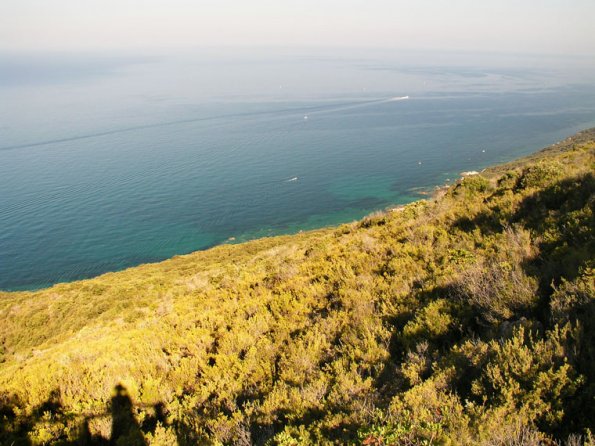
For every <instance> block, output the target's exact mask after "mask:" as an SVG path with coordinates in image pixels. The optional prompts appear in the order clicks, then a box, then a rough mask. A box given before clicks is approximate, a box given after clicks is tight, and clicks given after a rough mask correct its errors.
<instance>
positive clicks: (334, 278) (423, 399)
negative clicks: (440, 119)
mask: <svg viewBox="0 0 595 446" xmlns="http://www.w3.org/2000/svg"><path fill="white" fill-rule="evenodd" d="M594 161H595V130H591V131H585V132H582V133H580V134H578V135H576V136H574V137H573V138H570V139H568V140H565V141H564V142H563V143H560V144H558V145H556V146H552V147H551V148H549V149H546V150H544V151H542V152H539V153H538V154H535V155H533V156H530V157H528V158H525V159H522V160H519V161H517V162H514V163H509V164H507V165H504V166H497V167H494V168H492V169H488V170H486V171H485V172H484V173H483V174H482V175H481V176H471V177H467V178H465V179H464V180H461V181H459V182H458V183H457V184H456V185H454V186H452V187H450V188H449V189H448V190H446V191H444V192H443V193H441V194H440V196H439V197H437V198H435V199H432V200H429V201H420V202H416V203H413V204H411V205H408V206H406V207H404V208H401V209H395V210H391V211H387V212H386V213H378V214H375V215H372V216H370V217H368V218H365V219H364V220H362V221H361V222H357V223H352V224H346V225H342V226H339V227H337V228H328V229H322V230H318V231H312V232H307V233H302V234H297V235H293V236H284V237H276V238H270V239H262V240H256V241H253V242H248V243H244V244H239V245H225V246H220V247H217V248H214V249H211V250H208V251H203V252H197V253H193V254H190V255H186V256H179V257H175V258H173V259H171V260H168V261H165V262H162V263H158V264H150V265H143V266H139V267H136V268H131V269H129V270H126V271H122V272H118V273H110V274H105V275H103V276H100V277H98V278H95V279H91V280H85V281H80V282H74V283H69V284H60V285H56V286H54V287H52V288H48V289H45V290H40V291H35V292H19V293H0V318H1V319H0V320H1V321H2V322H1V324H0V423H1V424H0V444H9V445H10V444H15V445H18V444H54V443H55V444H109V443H111V444H120V445H135V444H138V445H143V444H150V445H169V444H172V445H173V444H220V443H224V444H284V445H295V444H320V443H336V444H345V443H354V444H367V445H381V444H486V445H497V444H551V443H548V442H549V441H551V440H554V439H555V440H563V441H566V440H568V441H569V444H579V443H580V441H586V442H588V441H591V440H592V437H591V436H590V433H589V429H591V430H592V431H595V421H594V420H595V285H594V273H593V267H594V253H595V244H594V237H593V228H594V226H595V225H594V217H593V211H594V209H593V208H594V207H595V199H594V192H595V178H594V175H593V172H594V171H595V170H594V167H595V163H594ZM590 439H591V440H590ZM515 442H516V443H515ZM573 442H574V443H573Z"/></svg>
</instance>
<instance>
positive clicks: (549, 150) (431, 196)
mask: <svg viewBox="0 0 595 446" xmlns="http://www.w3.org/2000/svg"><path fill="white" fill-rule="evenodd" d="M592 139H595V127H593V128H587V129H584V130H581V131H579V132H577V133H575V134H573V135H570V136H568V137H566V138H565V139H563V140H561V141H557V142H555V143H553V144H551V145H549V146H546V147H544V148H541V149H538V150H536V151H534V152H532V153H530V154H528V155H524V156H521V157H519V158H516V159H514V160H511V161H507V162H504V163H499V164H495V165H492V166H488V167H486V168H483V169H481V170H480V171H466V172H461V173H460V174H459V177H458V178H457V179H455V180H453V181H448V182H446V183H442V184H438V185H435V186H430V187H421V188H416V192H415V193H416V194H417V195H419V196H420V198H419V199H416V200H412V201H410V202H408V203H405V204H395V205H388V206H385V207H384V208H382V209H378V210H370V211H368V212H367V213H365V214H364V215H363V216H362V217H361V218H358V219H355V220H350V221H341V222H338V223H336V224H327V225H323V226H315V227H307V225H304V224H302V225H297V227H296V228H295V229H292V230H289V231H284V232H281V233H274V231H275V230H274V229H264V230H260V231H256V232H255V234H258V233H262V232H272V234H271V235H264V236H258V235H257V236H255V237H251V236H250V235H246V234H244V235H230V236H229V237H228V238H227V239H226V240H224V241H222V242H220V243H216V244H214V245H212V246H209V247H206V248H204V249H198V250H194V251H191V252H188V253H183V254H178V255H174V256H172V257H168V258H165V259H161V260H157V261H154V262H143V263H139V264H137V265H133V266H129V267H126V268H123V269H119V270H114V271H108V272H104V273H102V274H98V275H96V276H92V277H86V278H81V279H76V280H70V281H64V282H56V283H53V284H47V285H41V286H31V287H29V286H23V287H22V288H21V287H17V289H8V290H6V289H0V296H3V295H11V294H19V293H33V292H38V291H44V290H49V289H53V288H54V287H60V286H65V285H70V284H78V283H82V282H85V281H92V280H95V279H100V278H103V277H105V276H110V275H113V274H120V273H124V272H127V271H129V270H134V269H137V268H143V267H146V266H157V265H160V264H163V263H165V262H169V261H172V260H174V259H177V258H186V257H188V256H194V255H197V254H199V253H210V252H213V251H214V250H217V249H220V248H222V247H226V246H243V245H246V244H254V243H258V242H262V241H267V240H285V239H286V238H291V237H296V236H300V235H301V236H304V235H306V236H307V235H310V234H316V233H319V232H324V231H333V230H335V229H337V228H340V227H341V226H344V225H350V224H354V223H357V222H359V221H362V220H363V219H366V218H369V217H371V216H377V215H382V214H385V213H400V212H402V211H404V210H405V209H406V208H407V206H410V205H412V204H415V203H419V202H423V201H428V200H430V201H435V200H438V199H440V198H441V197H442V196H443V195H444V194H446V192H447V191H448V190H449V189H450V188H452V187H454V186H456V185H457V184H459V183H460V182H461V181H463V180H464V178H466V177H468V176H473V175H482V176H484V177H486V178H488V179H491V178H493V177H495V176H497V175H499V174H501V173H502V172H503V171H505V170H507V169H511V168H518V167H522V166H524V165H526V164H527V163H530V162H532V161H534V160H535V159H537V158H539V157H540V156H543V155H547V154H556V153H559V152H563V151H564V150H567V149H569V148H570V147H572V146H573V145H575V144H580V143H581V142H584V141H588V140H592Z"/></svg>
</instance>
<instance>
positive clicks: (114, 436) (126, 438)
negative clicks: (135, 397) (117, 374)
mask: <svg viewBox="0 0 595 446" xmlns="http://www.w3.org/2000/svg"><path fill="white" fill-rule="evenodd" d="M115 392H116V393H115V395H114V396H113V397H112V400H111V414H112V433H111V437H110V441H109V444H110V445H122V446H123V445H129V446H145V445H146V444H147V443H146V441H145V437H144V435H143V433H142V431H141V428H140V425H139V423H138V422H137V421H136V418H135V416H134V412H133V407H132V400H131V399H130V397H129V396H128V391H127V390H126V388H125V387H124V386H123V385H122V384H118V385H117V386H116V387H115Z"/></svg>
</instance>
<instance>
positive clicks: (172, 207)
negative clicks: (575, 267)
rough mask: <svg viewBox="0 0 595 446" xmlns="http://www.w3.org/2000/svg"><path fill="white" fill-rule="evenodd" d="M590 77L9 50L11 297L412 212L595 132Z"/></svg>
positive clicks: (0, 195) (354, 62)
mask: <svg viewBox="0 0 595 446" xmlns="http://www.w3.org/2000/svg"><path fill="white" fill-rule="evenodd" d="M594 74H595V70H593V67H592V66H590V65H589V61H585V60H580V59H556V58H548V59H546V58H530V57H527V56H515V57H507V58H505V57H503V56H491V57H487V56H486V57H483V58H479V57H477V56H475V55H469V54H468V55H448V54H447V55H445V54H439V53H423V54H415V53H394V52H388V51H384V52H381V51H376V52H374V51H361V50H360V51H358V52H348V51H335V52H331V51H327V52H324V51H318V52H313V51H307V50H301V51H296V50H294V51H292V52H287V53H284V52H283V51H281V50H275V51H267V50H259V51H248V50H243V51H235V52H234V51H231V50H225V51H215V50H210V51H206V50H202V51H197V52H195V53H193V54H182V53H170V54H165V55H157V54H144V55H135V56H130V55H124V54H119V55H105V54H94V55H89V54H50V55H47V54H4V55H0V289H29V288H36V287H41V286H47V285H49V284H53V283H56V282H62V281H70V280H76V279H81V278H86V277H92V276H95V275H98V274H101V273H103V272H107V271H115V270H120V269H122V268H125V267H129V266H133V265H137V264H140V263H144V262H151V261H158V260H161V259H165V258H168V257H171V256H173V255H176V254H182V253H188V252H191V251H194V250H197V249H204V248H207V247H210V246H213V245H216V244H219V243H223V242H226V241H227V240H228V239H230V238H231V237H234V238H235V240H236V241H242V240H246V239H250V238H255V237H259V236H265V235H272V234H279V233H291V232H295V231H298V230H301V229H308V228H314V227H320V226H325V225H329V224H336V223H340V222H346V221H351V220H354V219H357V218H360V217H362V216H364V215H365V214H367V213H370V212H372V211H374V210H377V209H382V208H385V207H387V206H389V205H392V204H402V203H407V202H410V201H412V200H415V199H418V198H419V197H420V194H419V193H420V191H421V190H423V189H427V188H431V187H433V186H435V185H438V184H443V183H444V182H446V181H448V180H454V179H456V178H457V177H458V174H459V173H460V172H461V171H464V170H478V169H480V168H482V167H485V166H487V165H490V164H493V163H496V162H501V161H506V160H510V159H513V158H515V157H518V156H521V155H524V154H527V153H529V152H532V151H534V150H536V149H539V148H541V147H544V146H546V145H549V144H551V143H554V142H556V141H558V140H560V139H562V138H564V137H566V136H569V135H571V134H573V133H574V132H576V131H578V130H580V129H584V128H587V127H592V126H595V84H594V83H593V82H591V79H595V76H594ZM402 96H409V99H403V100H391V98H395V97H402Z"/></svg>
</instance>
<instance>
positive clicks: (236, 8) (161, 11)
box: [0, 0, 595, 56]
mask: <svg viewBox="0 0 595 446" xmlns="http://www.w3.org/2000/svg"><path fill="white" fill-rule="evenodd" d="M594 18H595V0H410V1H403V0H295V1H294V0H1V1H0V48H2V49H11V50H21V49H70V50H81V49H106V48H108V49H109V48H118V49H128V48H152V47H164V48H169V47H181V48H183V47H196V46H217V45H225V46H228V45H248V46H250V45H280V46H327V47H328V46H342V47H390V48H425V49H453V50H488V51H499V52H530V53H558V54H559V53H562V54H564V53H566V54H583V55H591V54H592V55H594V56H595V30H594V27H593V20H594Z"/></svg>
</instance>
